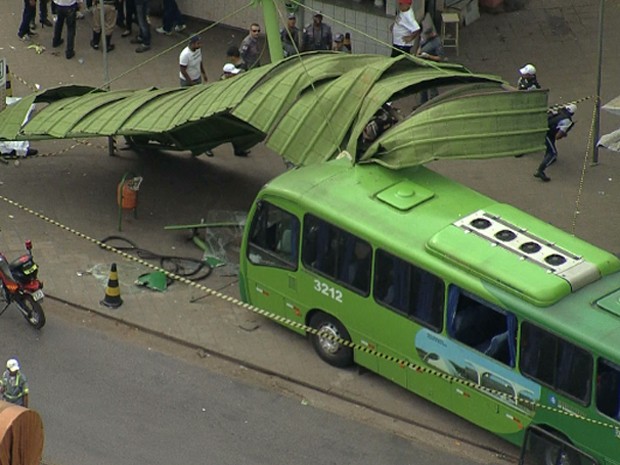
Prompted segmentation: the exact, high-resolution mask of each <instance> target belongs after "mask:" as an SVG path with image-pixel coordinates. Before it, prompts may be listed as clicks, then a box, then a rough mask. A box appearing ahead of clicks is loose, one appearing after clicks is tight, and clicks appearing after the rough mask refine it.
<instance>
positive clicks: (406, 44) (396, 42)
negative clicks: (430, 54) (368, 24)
mask: <svg viewBox="0 0 620 465" xmlns="http://www.w3.org/2000/svg"><path fill="white" fill-rule="evenodd" d="M411 3H412V0H398V10H399V11H398V14H397V15H396V18H395V19H394V23H393V24H391V25H390V30H391V31H392V55H391V56H392V57H396V56H399V55H400V54H401V53H411V48H412V47H413V41H414V40H415V39H416V37H418V36H419V35H420V25H419V24H418V22H417V21H416V20H415V16H414V15H413V9H412V8H411Z"/></svg>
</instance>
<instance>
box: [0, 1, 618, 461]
mask: <svg viewBox="0 0 620 465" xmlns="http://www.w3.org/2000/svg"><path fill="white" fill-rule="evenodd" d="M7 3H8V5H9V6H8V8H9V9H10V11H12V12H14V14H13V15H11V14H3V15H1V16H0V38H1V43H2V44H3V46H2V50H0V55H4V56H6V58H7V59H8V60H9V64H10V66H11V71H12V72H13V73H15V75H16V76H19V78H20V79H22V80H23V82H24V83H25V84H24V83H21V82H16V81H14V90H15V93H16V95H25V94H27V93H29V90H28V88H30V89H32V88H34V87H35V85H38V86H40V87H42V88H47V87H53V86H56V85H58V84H67V83H79V84H89V85H99V84H100V83H101V81H102V75H103V74H102V70H101V54H100V52H97V51H94V50H92V49H90V47H88V45H87V44H88V40H89V36H90V28H89V24H88V22H89V19H88V18H87V19H86V20H84V21H81V22H79V23H78V35H79V40H78V41H77V48H76V53H77V55H76V57H75V58H74V59H73V60H66V59H65V57H64V51H60V52H59V51H57V50H54V49H52V48H51V31H50V30H49V29H44V30H39V35H38V36H37V40H38V41H39V42H40V43H42V44H44V45H45V46H46V47H47V50H46V51H45V52H44V53H43V54H41V55H37V54H36V53H35V51H34V50H32V49H28V48H27V45H26V44H23V43H22V42H20V41H19V39H18V38H17V36H16V30H17V24H18V19H19V16H20V13H21V1H20V0H7ZM539 5H540V6H539ZM597 5H598V1H595V0H590V1H588V0H581V1H568V0H562V1H561V0H557V1H556V2H552V1H549V0H545V1H533V0H532V1H530V2H529V3H528V7H527V8H526V9H525V10H522V11H519V12H514V13H509V14H502V15H497V16H490V15H484V14H483V16H482V17H481V19H480V20H478V21H476V22H475V23H473V24H472V25H471V26H469V27H467V28H464V29H463V30H462V36H461V54H460V56H459V57H455V56H453V55H452V56H450V59H451V60H453V61H460V62H462V63H463V64H465V65H466V66H468V67H470V69H472V70H474V71H477V72H489V73H493V74H498V75H501V76H503V77H504V78H505V79H507V80H509V81H511V82H512V81H514V82H516V79H517V70H518V68H519V67H521V66H522V65H523V64H524V63H526V62H533V63H535V64H536V66H537V67H538V70H539V79H540V81H541V83H542V84H543V85H544V86H548V87H549V88H550V89H551V94H550V101H551V103H556V102H562V101H570V100H575V99H579V98H582V97H586V96H590V95H592V93H593V89H594V84H595V72H596V66H595V64H596V60H595V57H596V43H597V42H596V34H597V21H598V19H597V17H596V12H597ZM609 8H611V9H613V11H608V14H607V15H606V19H605V33H606V34H605V40H606V48H605V53H606V56H609V57H611V56H613V55H612V51H613V49H612V47H613V46H614V45H615V43H616V42H617V39H618V38H617V37H616V36H617V35H618V34H620V27H618V26H620V24H618V23H620V15H618V6H617V5H613V6H611V5H610V7H609ZM158 24H159V23H157V24H156V25H158ZM202 27H204V25H203V24H199V23H195V22H194V23H190V30H192V31H196V30H199V29H201V28H202ZM153 33H154V31H153ZM203 37H204V40H203V42H204V44H205V45H204V51H203V53H204V54H205V57H206V68H207V74H208V75H209V76H210V77H213V78H214V79H215V78H216V77H217V76H219V72H220V70H221V67H222V65H223V64H224V61H225V56H224V52H225V50H226V47H227V46H228V45H229V44H230V43H232V42H236V43H238V42H240V40H241V38H242V37H243V33H240V32H239V31H236V30H233V29H229V28H224V27H218V28H214V29H212V30H210V31H209V32H208V33H206V34H203ZM185 40H186V38H185V37H184V36H181V35H179V34H176V35H173V36H170V37H168V36H159V35H157V34H155V33H154V40H153V49H152V50H151V52H149V53H148V54H141V55H138V54H136V53H135V52H134V48H135V46H133V45H130V44H129V43H128V39H122V38H121V37H120V31H117V32H116V33H115V38H114V42H115V43H116V45H117V47H116V50H115V51H114V52H112V53H110V55H109V58H110V74H111V76H122V77H120V78H119V79H117V80H115V81H114V83H113V84H112V87H113V88H123V87H128V88H144V87H148V86H152V85H154V86H158V87H165V86H176V85H177V81H178V78H177V71H176V70H177V56H178V53H179V51H180V48H181V47H182V46H184V43H185ZM174 44H178V47H176V48H175V49H172V50H171V51H170V52H168V53H163V54H161V55H159V53H160V52H161V51H162V50H163V49H164V48H165V47H168V46H173V45H174ZM149 59H152V61H149V62H147V63H144V64H142V65H141V66H140V67H139V68H137V69H136V70H135V71H133V72H130V73H128V74H126V75H125V74H124V73H125V72H126V71H127V70H130V69H132V68H134V67H135V66H136V65H138V64H139V63H140V60H149ZM618 67H619V64H618V63H617V62H615V61H612V60H607V61H606V62H605V66H604V75H603V95H604V97H603V102H605V101H607V100H610V99H611V98H613V97H615V96H616V95H617V94H618V93H620V82H618V81H617V80H615V79H614V77H615V76H617V75H618V72H619V71H620V70H618V69H617V68H618ZM591 113H592V100H589V101H587V102H586V103H584V104H581V105H580V106H579V111H578V114H577V117H578V118H577V119H578V124H577V126H576V128H575V130H574V131H572V132H571V134H570V136H569V138H568V139H567V140H565V141H560V143H559V151H560V159H559V161H558V163H556V164H555V165H553V166H552V167H551V168H550V170H549V172H548V174H549V175H550V176H551V177H552V178H553V181H552V182H550V183H546V184H545V183H542V182H539V181H538V180H537V179H535V178H534V177H533V176H532V173H533V172H534V171H535V168H536V166H537V165H538V163H539V162H540V160H541V158H542V154H540V155H528V156H526V157H523V158H520V159H504V160H493V161H485V162H442V163H435V164H433V167H434V168H436V169H437V170H438V171H441V172H442V173H444V174H447V175H449V176H452V177H454V178H456V179H459V180H461V181H462V182H464V183H465V184H467V185H469V186H471V187H474V188H476V189H478V190H480V191H482V192H484V193H485V194H488V195H490V196H492V197H494V198H496V199H498V200H500V201H505V202H507V203H511V204H513V205H515V206H517V207H520V208H522V209H524V210H526V211H528V212H530V213H532V214H534V215H536V216H539V217H541V218H543V219H545V220H546V221H549V222H550V223H553V224H556V225H558V226H559V227H561V228H563V229H566V230H568V231H574V232H575V233H576V234H577V235H579V236H581V237H584V238H585V239H587V240H590V241H592V242H594V243H596V244H598V245H600V246H602V247H604V248H606V249H608V250H611V251H617V250H620V243H619V240H618V239H617V234H616V225H617V224H618V223H619V221H620V209H618V208H617V200H616V199H618V198H620V187H619V186H618V182H619V181H620V172H619V168H620V161H619V159H618V157H617V156H616V155H615V154H610V153H608V152H604V151H602V152H601V159H600V164H599V166H597V167H593V168H592V167H590V166H589V164H588V163H586V165H585V176H584V177H583V178H582V167H583V166H584V165H583V160H584V155H585V153H586V151H587V150H586V142H587V140H588V134H589V130H590V118H591ZM603 117H604V120H603V122H602V131H603V132H607V131H610V130H612V129H615V128H616V127H617V126H618V124H619V123H620V121H615V120H614V117H612V116H609V117H608V116H606V115H603ZM90 142H91V143H90V145H78V146H77V147H76V148H73V149H71V150H68V151H67V152H65V153H61V152H62V150H64V149H66V148H68V147H70V146H71V145H72V144H73V143H74V142H73V141H41V142H37V143H36V144H35V147H36V148H38V149H39V150H40V151H41V152H44V153H57V155H54V156H46V157H38V158H33V159H25V160H21V161H20V162H19V163H17V162H16V163H13V162H11V164H10V165H6V166H5V165H0V195H1V196H3V200H4V201H3V202H0V228H1V229H2V232H1V233H0V234H1V236H0V237H1V238H2V241H1V244H2V251H3V252H4V253H5V254H6V255H7V256H8V257H10V258H13V257H15V256H17V255H18V254H19V253H21V251H22V250H23V241H24V240H25V239H27V238H30V239H32V240H33V242H34V254H35V258H36V260H37V261H38V263H39V264H40V267H41V278H42V279H43V280H44V281H45V286H46V291H47V293H48V294H49V295H50V296H54V297H56V298H58V299H61V300H63V301H66V302H71V303H72V304H75V305H78V306H80V307H82V308H86V309H92V310H94V311H97V312H100V313H104V314H106V315H110V316H114V317H115V318H119V319H121V320H124V321H127V322H128V323H130V324H135V325H139V326H141V327H145V328H148V329H149V330H152V331H155V332H160V333H163V334H166V335H168V336H171V337H174V338H178V339H181V340H184V341H188V342H189V343H191V344H195V345H196V346H198V347H204V348H207V349H209V350H212V351H214V352H220V353H223V354H226V355H228V356H231V357H234V358H237V359H239V360H244V361H247V363H249V364H253V365H257V366H261V367H264V368H266V369H268V370H271V371H274V372H279V373H282V374H283V375H284V376H287V377H291V378H295V379H299V380H301V381H303V382H305V383H309V384H315V385H318V386H320V387H321V388H323V389H327V390H333V391H336V392H339V393H343V394H345V395H347V396H350V397H352V398H356V399H359V400H360V401H362V402H364V403H367V404H372V405H377V406H379V407H380V408H382V409H385V410H386V411H390V412H394V413H395V414H398V415H401V416H404V417H408V418H412V419H415V421H416V422H419V423H421V424H433V425H436V426H437V427H438V428H440V429H442V428H443V429H444V430H446V431H450V432H451V433H453V434H456V435H460V436H462V437H466V438H472V432H471V430H472V429H474V428H472V427H471V426H470V425H469V424H468V423H466V422H462V421H460V420H458V419H456V418H455V417H454V416H452V415H450V414H448V413H446V412H443V411H441V410H440V409H437V408H435V407H433V406H432V405H431V404H430V403H428V402H422V401H420V400H419V399H417V398H415V396H413V395H411V394H409V393H407V392H405V391H403V390H402V389H400V388H398V387H396V386H394V385H392V384H390V383H388V382H387V381H384V380H382V379H379V378H377V377H375V376H374V375H364V376H363V377H360V375H359V374H358V373H357V372H356V371H355V370H344V371H343V370H336V369H334V368H332V367H330V366H328V365H326V364H324V363H323V362H321V361H320V360H319V359H318V357H316V356H315V355H314V354H313V352H312V349H311V347H310V346H309V345H308V344H307V343H306V341H305V340H304V339H303V338H301V337H299V336H297V335H294V334H292V333H290V332H288V331H287V330H285V329H284V328H281V327H279V326H278V325H275V324H273V323H272V322H270V321H268V320H266V319H264V318H261V317H257V316H255V315H254V314H252V313H249V312H248V311H246V310H243V309H241V308H240V307H239V306H237V305H234V304H231V303H229V302H228V301H226V300H224V299H219V298H216V297H210V296H206V293H205V292H204V291H201V290H200V289H197V288H195V287H189V286H186V285H183V284H180V283H176V284H173V285H172V286H170V287H169V288H168V289H167V290H166V292H155V291H150V290H146V289H143V288H137V287H136V286H135V285H134V284H133V281H134V280H135V279H136V278H137V276H139V275H140V274H142V273H144V272H146V271H149V270H148V269H146V268H144V267H142V266H139V265H136V264H135V263H133V262H131V261H126V260H124V259H123V258H122V257H120V256H117V255H114V254H112V253H110V252H107V251H104V250H102V249H101V248H100V247H98V246H97V245H96V244H94V243H93V242H92V241H90V240H88V238H93V239H97V240H101V239H104V238H106V237H108V236H114V235H122V236H123V237H125V238H127V239H129V240H131V241H133V242H135V243H136V244H137V245H138V246H139V247H141V248H144V249H147V250H150V251H153V252H156V253H158V254H162V255H175V256H189V257H193V258H200V257H201V253H200V251H199V250H198V249H197V248H196V247H195V246H194V245H193V244H192V243H191V241H189V240H188V238H189V233H187V232H174V231H165V230H164V229H163V228H164V226H166V225H171V224H188V223H197V222H199V221H200V219H201V218H204V217H207V215H208V214H209V212H214V211H223V212H236V211H240V212H244V211H247V209H248V208H249V206H250V205H251V202H252V200H253V198H254V195H255V194H256V192H257V191H258V190H259V189H260V187H261V186H262V185H263V184H264V183H265V182H266V181H268V180H269V179H271V178H272V177H274V176H276V175H278V174H279V173H281V172H283V171H284V169H285V167H284V165H283V163H282V161H281V159H280V158H279V157H278V156H277V155H275V154H273V153H271V152H270V151H268V150H267V149H266V148H264V147H262V146H259V147H256V148H255V149H253V151H252V154H251V156H250V157H249V158H247V159H244V158H239V157H234V156H233V155H232V150H231V148H230V147H228V146H223V147H219V148H217V149H216V150H215V154H216V156H215V157H214V158H204V157H199V158H192V157H190V155H189V154H175V155H173V154H168V153H153V154H140V153H134V152H131V151H121V152H120V154H119V156H117V157H115V158H110V157H108V156H107V152H106V149H105V141H104V140H93V141H90ZM127 172H133V173H137V174H140V175H141V176H143V177H144V182H143V185H142V186H141V189H140V192H139V207H138V218H137V219H134V218H133V216H132V215H131V214H125V215H124V218H123V222H122V224H123V231H122V233H119V231H118V230H117V224H118V208H117V205H116V198H115V196H116V186H117V184H118V183H119V182H120V180H121V178H122V177H123V175H124V174H125V173H127ZM6 199H10V200H11V201H15V202H18V203H19V204H21V205H23V206H24V207H25V208H26V209H20V208H17V207H14V206H12V205H10V204H9V203H7V201H6ZM27 209H32V210H34V211H36V212H40V213H41V214H42V215H45V216H46V217H49V218H51V219H53V220H54V221H56V222H58V223H59V224H60V225H62V226H64V227H59V226H58V225H55V224H53V223H51V222H48V221H45V220H43V219H41V218H40V217H38V216H36V215H33V214H32V213H30V212H29V211H28V210H27ZM65 227H66V228H70V229H72V230H75V231H77V232H79V234H75V233H73V232H71V231H70V230H68V229H66V228H65ZM84 236H87V237H86V238H85V237H84ZM232 249H233V250H234V244H233V246H232ZM112 262H116V263H117V264H118V270H119V271H118V274H119V281H120V288H121V296H122V298H123V300H124V303H123V305H122V306H121V307H120V308H119V309H117V310H111V309H107V308H105V307H102V306H100V305H99V301H100V300H101V299H103V297H104V291H105V286H106V282H107V279H106V272H107V270H109V266H110V264H111V263H112ZM152 263H153V264H157V263H156V262H152ZM93 272H94V273H95V275H94V274H92V273H93ZM97 272H99V275H100V277H99V279H98V278H97V277H96V274H97ZM203 284H204V285H205V286H207V287H208V288H210V289H215V290H218V291H221V292H222V293H224V294H227V295H230V296H233V297H237V296H238V291H237V279H236V277H235V276H229V275H227V274H226V273H222V272H221V270H218V269H216V270H215V271H214V273H213V275H212V276H210V277H209V278H208V279H207V280H205V281H204V283H203ZM44 335H45V331H43V333H42V337H44ZM473 434H474V436H475V440H478V441H480V442H483V443H485V444H487V445H489V446H491V447H495V448H497V449H498V450H505V451H507V453H510V454H514V453H515V450H514V448H512V447H510V446H508V445H507V444H505V443H504V442H502V441H499V440H497V439H496V438H494V437H493V436H491V435H489V434H486V433H484V432H482V431H476V432H475V433H473ZM485 461H486V463H492V461H493V458H492V457H486V458H485Z"/></svg>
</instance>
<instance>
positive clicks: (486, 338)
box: [448, 286, 516, 366]
mask: <svg viewBox="0 0 620 465" xmlns="http://www.w3.org/2000/svg"><path fill="white" fill-rule="evenodd" d="M450 293H451V294H452V297H451V298H450V302H451V303H450V305H449V307H450V308H449V310H448V311H449V314H450V315H451V318H450V327H449V328H448V332H449V334H450V335H451V336H452V337H453V338H454V339H456V340H457V341H460V342H462V343H463V344H466V345H468V346H470V347H472V348H473V349H476V350H477V351H478V352H481V353H483V354H485V355H487V356H489V357H491V358H493V359H495V360H497V361H499V362H502V363H504V364H506V365H509V366H514V362H515V352H516V348H515V347H516V340H515V337H514V335H515V334H516V322H515V319H514V316H513V315H510V314H507V313H504V312H503V311H500V310H499V309H496V308H494V307H492V306H491V305H490V304H486V303H484V302H482V301H480V300H478V299H474V298H473V297H472V296H470V295H468V294H466V293H463V292H460V290H459V289H458V288H457V287H456V286H452V287H451V289H450ZM511 335H512V336H511Z"/></svg>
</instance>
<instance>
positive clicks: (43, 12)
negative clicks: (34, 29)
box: [39, 0, 54, 29]
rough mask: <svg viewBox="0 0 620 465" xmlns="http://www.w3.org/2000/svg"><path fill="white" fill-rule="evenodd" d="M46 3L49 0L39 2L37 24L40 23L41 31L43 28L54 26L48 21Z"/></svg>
mask: <svg viewBox="0 0 620 465" xmlns="http://www.w3.org/2000/svg"><path fill="white" fill-rule="evenodd" d="M48 3H49V0H39V22H40V23H41V29H43V28H44V27H45V26H47V27H53V26H54V23H52V22H51V21H50V20H49V13H48V10H47V4H48Z"/></svg>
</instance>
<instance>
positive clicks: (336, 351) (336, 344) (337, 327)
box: [310, 313, 353, 368]
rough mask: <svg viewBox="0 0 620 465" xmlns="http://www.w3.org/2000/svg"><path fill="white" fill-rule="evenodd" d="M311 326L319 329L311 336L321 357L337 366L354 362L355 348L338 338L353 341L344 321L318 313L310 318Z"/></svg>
mask: <svg viewBox="0 0 620 465" xmlns="http://www.w3.org/2000/svg"><path fill="white" fill-rule="evenodd" d="M310 326H311V327H312V328H314V329H315V330H316V331H317V332H316V333H315V334H312V335H311V336H310V337H311V339H312V345H313V346H314V350H315V351H316V353H317V354H319V357H321V358H322V359H323V360H325V361H326V362H327V363H329V364H330V365H332V366H335V367H340V368H343V367H348V366H351V365H352V364H353V349H352V348H350V347H347V346H346V345H344V344H343V343H342V342H340V341H339V340H338V339H344V340H345V341H351V336H350V335H349V332H348V331H347V329H346V328H345V327H344V325H343V324H342V323H340V322H339V321H338V320H337V319H335V318H334V317H332V316H330V315H327V314H325V313H317V314H315V315H314V316H312V318H311V319H310Z"/></svg>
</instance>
